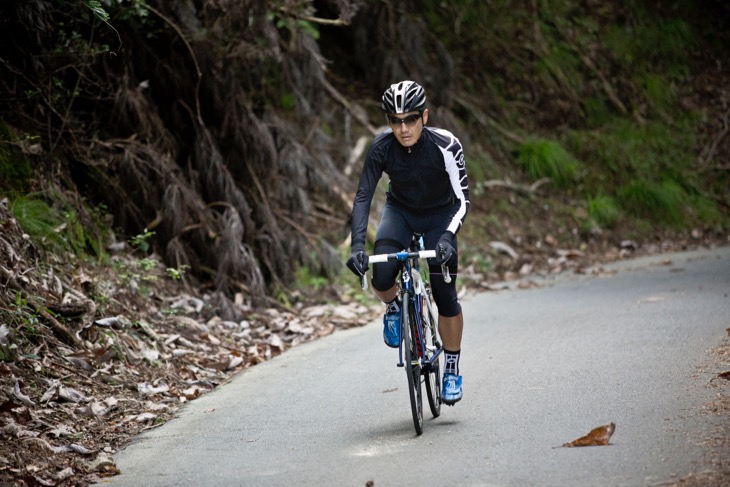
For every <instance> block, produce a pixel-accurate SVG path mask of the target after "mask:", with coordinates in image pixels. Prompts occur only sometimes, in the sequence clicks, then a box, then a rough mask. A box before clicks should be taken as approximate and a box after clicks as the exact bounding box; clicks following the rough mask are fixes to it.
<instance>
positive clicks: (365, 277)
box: [360, 272, 368, 290]
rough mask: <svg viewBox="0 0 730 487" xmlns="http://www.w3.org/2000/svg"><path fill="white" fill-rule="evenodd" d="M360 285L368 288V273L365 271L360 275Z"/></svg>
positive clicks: (365, 288)
mask: <svg viewBox="0 0 730 487" xmlns="http://www.w3.org/2000/svg"><path fill="white" fill-rule="evenodd" d="M360 287H361V288H363V289H364V290H367V288H368V273H367V272H365V274H363V275H362V276H360Z"/></svg>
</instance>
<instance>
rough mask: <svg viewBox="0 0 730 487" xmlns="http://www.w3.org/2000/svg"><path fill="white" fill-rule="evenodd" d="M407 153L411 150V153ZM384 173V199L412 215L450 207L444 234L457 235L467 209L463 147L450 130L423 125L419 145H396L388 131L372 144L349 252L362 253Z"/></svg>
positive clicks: (360, 186) (354, 210)
mask: <svg viewBox="0 0 730 487" xmlns="http://www.w3.org/2000/svg"><path fill="white" fill-rule="evenodd" d="M409 149H410V150H409ZM383 173H386V174H387V175H388V176H389V177H390V184H389V187H388V193H387V198H388V201H390V202H392V203H394V204H396V205H398V206H401V207H404V208H406V209H407V210H411V211H415V212H429V211H434V210H442V209H444V208H447V207H453V211H452V212H451V214H450V215H451V221H450V222H449V224H448V226H447V228H446V229H447V230H448V231H450V232H451V233H453V234H454V235H456V234H457V233H458V231H459V229H460V228H461V225H462V223H464V219H465V218H466V214H467V213H468V211H469V181H468V179H467V177H466V164H465V161H464V151H463V150H462V147H461V143H460V142H459V139H457V138H456V137H455V136H454V135H453V134H452V133H451V132H449V131H448V130H443V129H439V128H432V127H424V128H423V132H422V133H421V137H420V139H418V142H417V143H416V144H415V145H413V146H411V147H410V148H408V147H403V146H402V145H400V143H399V142H398V140H397V139H396V138H395V135H394V134H393V131H392V130H390V129H388V130H386V131H385V132H381V133H380V134H378V136H377V137H375V140H374V141H373V144H372V145H371V146H370V150H369V151H368V154H367V156H366V157H365V165H364V166H363V170H362V173H361V174H360V181H359V183H358V186H357V193H356V194H355V203H354V204H353V207H352V250H353V251H360V250H364V249H365V235H366V232H367V225H368V217H369V215H370V204H371V202H372V199H373V195H374V194H375V188H376V187H377V185H378V181H380V178H381V176H382V175H383Z"/></svg>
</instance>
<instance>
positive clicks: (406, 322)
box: [360, 234, 451, 435]
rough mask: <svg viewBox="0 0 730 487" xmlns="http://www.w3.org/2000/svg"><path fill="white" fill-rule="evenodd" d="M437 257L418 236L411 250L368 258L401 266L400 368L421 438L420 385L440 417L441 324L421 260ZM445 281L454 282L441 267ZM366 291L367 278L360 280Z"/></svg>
mask: <svg viewBox="0 0 730 487" xmlns="http://www.w3.org/2000/svg"><path fill="white" fill-rule="evenodd" d="M433 257H436V251H435V250H424V249H423V236H422V235H420V234H415V235H414V236H413V238H412V239H411V245H410V247H409V249H408V250H403V251H401V252H396V253H392V254H377V255H372V256H370V257H368V262H369V263H371V264H376V263H379V262H389V261H395V262H397V263H398V281H397V282H398V295H399V297H400V302H401V306H400V313H401V316H400V318H401V319H400V323H401V334H400V336H401V342H400V344H399V346H398V364H397V365H398V367H404V368H405V370H406V376H407V377H408V392H409V395H410V399H411V412H412V413H413V424H414V426H415V427H416V433H417V434H418V435H420V434H422V433H423V404H422V395H421V391H422V388H421V383H425V385H426V396H427V398H428V406H429V408H430V409H431V414H433V417H434V418H437V417H438V416H439V415H440V414H441V402H442V401H441V358H440V357H441V353H442V352H443V350H444V349H443V346H442V345H441V340H440V337H439V335H438V320H437V316H438V315H437V314H436V310H435V308H434V304H433V299H432V297H431V285H430V279H429V277H430V276H429V273H428V266H425V267H426V268H425V269H424V270H423V271H421V269H420V266H419V260H420V259H429V258H433ZM441 270H442V273H443V277H444V280H445V281H446V282H447V283H448V282H451V277H450V276H449V269H448V267H447V266H446V265H442V266H441ZM360 279H361V284H362V288H363V289H367V276H366V275H364V276H361V278H360Z"/></svg>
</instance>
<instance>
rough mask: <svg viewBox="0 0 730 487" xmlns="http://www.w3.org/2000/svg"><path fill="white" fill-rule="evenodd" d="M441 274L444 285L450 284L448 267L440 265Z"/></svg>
mask: <svg viewBox="0 0 730 487" xmlns="http://www.w3.org/2000/svg"><path fill="white" fill-rule="evenodd" d="M441 273H442V274H443V275H444V282H445V283H446V284H448V283H450V282H451V276H450V275H449V266H447V265H446V264H441Z"/></svg>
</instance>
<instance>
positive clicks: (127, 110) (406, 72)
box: [0, 0, 730, 312]
mask: <svg viewBox="0 0 730 487" xmlns="http://www.w3.org/2000/svg"><path fill="white" fill-rule="evenodd" d="M0 18H1V19H2V20H1V22H2V29H1V30H0V45H1V46H2V48H0V49H1V52H2V54H1V55H0V97H1V99H2V102H1V103H2V104H1V105H0V191H1V192H2V196H4V197H5V198H6V204H7V205H8V206H9V208H10V211H11V213H12V214H13V215H14V216H15V218H17V220H18V221H19V223H20V224H21V226H22V227H23V228H24V229H25V231H26V232H28V233H29V234H30V235H31V237H32V238H33V239H34V240H35V241H37V242H42V245H41V246H42V247H44V250H45V251H46V252H48V254H50V255H51V256H52V258H55V259H58V260H61V261H64V260H66V259H67V256H68V255H69V254H72V255H74V256H82V257H84V258H90V259H92V260H93V259H96V260H98V261H99V262H102V261H103V260H104V258H105V256H106V255H107V253H108V249H109V248H110V245H111V246H113V244H114V242H117V243H122V242H129V241H130V239H131V241H133V242H137V244H139V245H138V246H137V249H138V250H141V251H143V252H147V253H149V254H151V253H155V254H157V255H160V256H161V258H162V259H164V262H165V264H166V265H167V266H169V268H171V269H178V270H186V271H187V272H185V273H184V275H183V278H184V279H185V281H186V282H187V283H188V284H190V285H191V286H194V287H202V288H204V289H207V290H211V291H213V292H215V293H217V294H218V295H219V297H220V299H221V303H222V304H221V306H224V307H225V303H226V302H227V301H228V300H229V299H230V297H231V296H233V295H234V294H236V293H243V294H244V295H245V296H246V297H247V299H248V300H250V301H252V302H254V303H265V302H267V301H268V300H270V299H271V297H272V296H279V298H281V297H282V296H286V295H287V294H289V293H290V292H291V289H292V285H293V283H294V282H295V281H296V280H297V279H298V277H297V276H298V275H299V276H301V275H302V274H301V272H300V271H301V270H302V269H303V270H305V271H306V272H305V273H304V274H306V276H310V277H315V278H316V277H321V278H325V279H328V280H333V279H337V276H339V275H340V272H341V270H342V268H343V266H342V261H343V256H344V255H346V250H345V251H343V249H346V247H347V238H348V233H349V222H348V218H349V211H350V202H351V199H352V196H353V190H354V185H355V180H356V177H357V174H358V173H359V168H360V167H361V164H362V159H363V155H364V153H363V150H364V149H365V148H366V147H367V143H368V142H369V140H370V139H371V138H372V136H373V135H374V133H375V132H376V131H377V130H378V127H380V126H382V125H383V122H384V119H383V116H382V114H381V113H380V111H379V107H378V101H379V98H380V95H381V94H382V92H383V90H384V89H385V87H387V86H388V85H389V84H390V83H391V82H393V81H396V80H401V79H414V80H417V81H419V82H420V83H421V84H422V85H424V87H425V88H426V90H427V94H428V96H429V106H430V110H431V123H432V125H436V126H441V127H444V128H447V129H449V130H452V131H453V132H455V133H456V134H457V135H458V136H459V137H460V138H461V140H462V143H463V144H464V146H465V148H466V155H467V164H468V171H469V176H470V183H471V188H472V199H473V206H472V213H471V215H470V216H469V225H467V226H466V227H465V229H464V232H463V235H462V240H463V242H464V244H463V245H464V246H465V247H466V249H467V250H465V252H466V254H467V255H468V253H469V252H471V254H472V255H473V259H472V260H473V262H476V263H478V264H479V265H480V266H481V267H482V268H486V269H487V270H488V269H489V268H490V266H492V267H494V265H495V264H494V259H492V258H491V257H490V251H491V249H490V247H489V245H488V243H489V242H491V241H502V242H510V241H511V242H512V243H513V245H519V244H521V243H524V242H525V241H526V240H530V239H532V240H533V241H540V239H544V238H545V236H546V235H547V234H550V237H551V238H553V239H555V240H556V241H557V244H560V245H563V246H568V247H575V248H579V247H581V248H586V246H592V245H598V246H599V247H600V246H603V247H601V248H607V247H608V246H610V245H616V244H617V241H618V240H626V239H631V240H632V241H636V242H639V244H637V245H640V244H641V243H642V242H647V241H648V242H651V241H658V240H660V239H663V238H667V236H669V238H683V235H689V234H690V232H693V231H694V232H695V237H697V235H698V234H699V235H709V234H712V235H723V234H724V232H726V231H727V227H728V201H729V197H728V193H729V192H728V188H730V185H729V184H728V181H729V179H730V178H729V177H728V175H729V174H730V162H729V158H728V154H729V153H730V149H729V148H730V137H728V136H727V132H728V123H729V122H728V114H729V113H730V92H729V91H728V90H729V89H728V86H730V76H729V74H730V67H729V65H730V59H729V58H728V56H727V52H728V50H729V48H730V7H728V4H727V2H723V1H720V0H717V1H712V0H702V1H682V0H678V1H658V0H654V1H649V0H622V1H602V0H583V1H568V0H532V1H508V0H497V1H488V2H485V1H481V0H473V1H470V0H450V1H441V0H439V1H435V0H406V1H391V0H378V1H375V0H372V1H366V0H318V1H303V0H280V1H262V0H206V1H203V0H177V1H146V0H100V1H94V0H76V1H71V0H30V1H9V0H7V1H4V2H2V4H1V5H0ZM377 208H378V206H377V205H376V206H375V210H374V211H377ZM48 254H46V255H48ZM46 258H50V257H46ZM223 312H225V310H223Z"/></svg>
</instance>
